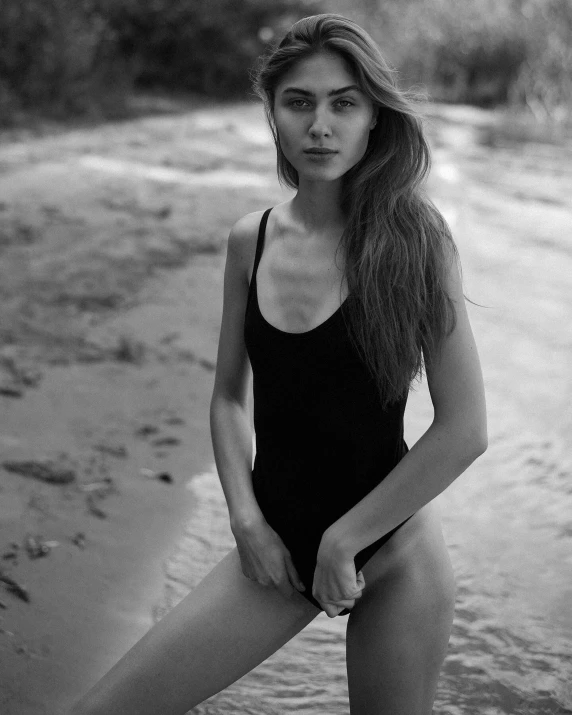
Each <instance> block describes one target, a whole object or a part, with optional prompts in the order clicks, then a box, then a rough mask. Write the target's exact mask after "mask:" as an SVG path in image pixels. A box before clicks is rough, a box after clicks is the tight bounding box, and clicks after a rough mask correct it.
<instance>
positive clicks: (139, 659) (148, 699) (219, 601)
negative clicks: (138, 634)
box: [71, 548, 319, 715]
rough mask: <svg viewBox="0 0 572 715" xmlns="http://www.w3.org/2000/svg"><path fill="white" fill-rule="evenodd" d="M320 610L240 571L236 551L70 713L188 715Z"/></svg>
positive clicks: (270, 652) (236, 678)
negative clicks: (288, 597) (264, 584)
mask: <svg viewBox="0 0 572 715" xmlns="http://www.w3.org/2000/svg"><path fill="white" fill-rule="evenodd" d="M318 613H319V610H318V609H317V608H316V607H315V606H314V605H313V604H311V603H310V602H309V601H307V600H306V599H305V598H304V597H303V596H301V595H300V594H299V593H297V592H296V593H295V594H294V596H293V598H292V599H291V600H289V599H286V598H284V597H283V596H282V595H281V594H280V593H279V592H278V591H277V590H276V589H275V588H273V587H265V586H261V585H260V584H258V583H255V582H253V581H250V580H249V579H247V578H246V577H245V576H244V574H243V573H242V570H241V567H240V559H239V556H238V552H237V550H236V548H234V549H233V550H232V551H230V552H229V553H228V554H227V555H226V556H225V557H224V558H223V559H222V560H221V561H220V562H219V563H218V564H217V565H216V566H215V567H214V568H213V570H212V571H211V572H210V573H209V574H208V575H207V576H206V577H205V578H204V579H203V580H202V581H201V582H200V583H199V584H198V586H197V587H196V588H195V589H194V590H193V591H191V593H189V595H188V596H186V597H185V598H184V599H183V600H182V601H181V602H180V603H179V604H178V605H177V606H175V608H173V610H172V611H170V612H169V613H168V614H167V615H166V616H165V617H164V618H163V619H162V620H161V621H159V623H157V624H156V625H155V626H153V628H151V630H150V631H149V632H148V633H147V634H146V635H145V636H143V638H141V640H140V641H138V642H137V643H136V644H135V645H134V646H133V648H131V650H129V651H128V652H127V654H126V655H125V656H123V658H121V660H120V661H119V662H118V663H117V664H116V665H115V666H113V668H112V669H111V670H110V671H109V672H108V673H107V674H106V675H105V676H104V677H103V678H102V679H101V680H100V681H99V682H98V683H96V685H95V686H94V687H93V688H92V689H91V690H90V691H89V693H88V694H87V695H86V696H85V697H83V698H82V699H81V701H80V702H78V703H77V704H76V705H75V707H74V708H73V709H72V711H71V715H96V714H97V715H103V714H105V715H157V714H158V713H161V715H183V714H184V713H186V712H187V711H188V710H190V709H191V708H193V707H195V705H198V704H199V703H201V702H202V701H203V700H206V699H207V698H209V697H211V696H212V695H215V694H216V693H218V692H220V691H221V690H223V689H224V688H226V687H227V686H228V685H230V684H231V683H233V682H234V681H235V680H238V679H239V678H241V677H242V676H243V675H245V674H246V673H248V672H249V671H250V670H252V669H253V668H254V667H255V666H257V665H258V664H259V663H261V662H262V661H264V660H266V658H268V657H269V656H270V655H272V653H274V652H275V651H276V650H278V649H279V648H280V647H281V646H283V645H284V644H285V643H286V642H287V641H289V640H290V639H291V638H292V637H293V636H295V635H296V633H298V632H299V631H300V630H302V629H303V628H304V627H305V626H306V625H307V624H308V623H310V621H312V620H313V619H314V618H315V617H316V616H317V615H318Z"/></svg>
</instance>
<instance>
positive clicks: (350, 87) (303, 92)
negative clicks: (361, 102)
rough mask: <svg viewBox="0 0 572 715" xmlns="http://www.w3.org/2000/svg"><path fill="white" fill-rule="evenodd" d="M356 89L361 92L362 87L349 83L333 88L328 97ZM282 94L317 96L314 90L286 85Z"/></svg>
mask: <svg viewBox="0 0 572 715" xmlns="http://www.w3.org/2000/svg"><path fill="white" fill-rule="evenodd" d="M352 90H355V91H356V92H361V89H360V88H359V87H358V86H357V84H349V85H348V86H347V87H342V88H341V89H332V90H331V92H328V97H336V96H337V95H338V94H344V93H345V92H351V91H352ZM282 94H301V95H302V96H304V97H315V96H316V95H315V94H314V93H313V92H309V91H308V90H307V89H301V88H300V87H286V89H285V90H284V91H283V92H282Z"/></svg>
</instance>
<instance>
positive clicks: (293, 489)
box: [244, 209, 408, 615]
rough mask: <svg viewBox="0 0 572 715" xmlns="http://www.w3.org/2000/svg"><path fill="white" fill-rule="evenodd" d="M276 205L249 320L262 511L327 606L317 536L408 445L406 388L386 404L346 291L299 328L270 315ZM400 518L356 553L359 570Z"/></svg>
mask: <svg viewBox="0 0 572 715" xmlns="http://www.w3.org/2000/svg"><path fill="white" fill-rule="evenodd" d="M270 211H271V209H267V210H266V211H265V212H264V215H263V217H262V220H261V222H260V229H259V233H258V242H257V245H256V254H255V259H254V267H253V272H252V278H251V281H250V286H249V291H248V300H247V306H246V312H245V320H244V339H245V343H246V349H247V352H248V356H249V358H250V363H251V366H252V373H253V390H254V430H255V433H256V456H255V459H254V466H253V470H252V483H253V488H254V494H255V497H256V500H257V502H258V504H259V506H260V509H261V510H262V513H263V515H264V518H265V519H266V521H267V522H268V524H269V525H270V526H271V527H272V528H273V529H274V530H275V531H276V532H277V533H278V535H279V536H280V538H281V539H282V541H283V542H284V544H285V546H286V547H287V548H288V550H289V551H290V554H291V556H292V560H293V562H294V565H295V567H296V569H297V571H298V574H299V575H300V578H301V579H302V582H303V583H304V585H305V587H306V590H305V591H303V592H301V593H302V595H303V596H305V597H306V598H307V599H308V600H309V601H310V602H311V603H313V604H314V605H315V606H317V607H318V608H320V609H321V610H323V609H322V607H321V605H320V604H319V602H318V601H316V599H315V598H314V597H313V596H312V584H313V580H314V569H315V567H316V557H317V553H318V547H319V545H320V540H321V538H322V535H323V533H324V531H325V530H326V529H327V528H328V527H329V526H330V525H331V524H333V523H334V522H335V521H337V520H338V519H339V518H340V517H341V516H342V515H343V514H345V513H346V512H347V511H349V510H350V509H351V508H352V507H353V506H354V505H355V504H357V503H358V502H359V501H361V499H363V497H365V496H366V494H368V492H370V491H371V490H372V489H373V488H374V487H375V486H376V485H377V484H379V482H380V481H381V480H382V479H383V478H384V477H385V476H386V475H387V474H388V473H389V472H390V471H391V470H392V469H393V468H394V467H395V465H396V464H397V463H398V462H399V460H400V459H401V458H402V457H403V456H404V455H405V454H406V453H407V451H408V448H407V445H406V443H405V441H404V439H403V414H404V411H405V404H406V402H407V395H405V397H404V398H403V399H402V400H401V401H398V402H395V403H393V404H392V405H390V406H389V407H388V408H386V409H383V408H382V406H381V402H380V400H379V396H378V392H377V389H376V386H375V382H374V380H373V378H372V377H371V375H370V373H369V371H368V369H367V367H366V365H365V363H364V362H363V360H362V359H361V357H360V355H359V354H358V352H357V350H356V348H355V346H354V345H353V344H352V342H351V340H350V336H349V334H348V329H347V327H346V324H345V322H344V317H343V315H342V313H343V311H344V310H345V309H346V301H344V303H342V304H341V306H340V307H339V308H338V310H336V312H335V313H333V314H332V315H331V316H330V317H329V318H328V319H327V320H325V321H324V322H323V323H320V325H318V326H316V327H315V328H313V329H312V330H307V331H305V332H303V333H290V332H285V331H283V330H280V329H279V328H276V327H275V326H273V325H271V324H270V323H269V322H268V321H267V320H266V319H265V318H264V316H263V315H262V313H261V312H260V308H259V305H258V294H257V288H256V273H257V270H258V264H259V262H260V257H261V255H262V251H263V248H264V236H265V232H266V223H267V221H268V214H269V213H270ZM404 523H405V522H402V524H404ZM402 524H400V525H399V526H397V527H396V528H395V529H393V530H392V531H390V532H388V533H387V534H385V535H384V536H383V537H382V538H381V539H378V540H377V541H375V542H374V543H372V544H370V545H369V546H367V547H366V548H365V549H363V550H362V551H360V552H359V553H358V554H357V555H356V556H355V560H354V563H355V566H356V571H359V570H360V569H361V568H363V566H364V565H365V564H366V563H367V561H368V560H369V559H370V558H371V557H372V556H373V554H374V553H375V552H376V551H377V550H378V549H379V548H380V546H382V545H383V544H384V543H385V542H386V541H387V540H388V539H389V538H390V537H391V536H392V534H393V533H394V532H395V531H396V530H397V529H399V528H400V526H402ZM366 587H367V584H366ZM347 613H349V610H348V609H344V610H343V611H342V612H341V613H340V615H345V614H347Z"/></svg>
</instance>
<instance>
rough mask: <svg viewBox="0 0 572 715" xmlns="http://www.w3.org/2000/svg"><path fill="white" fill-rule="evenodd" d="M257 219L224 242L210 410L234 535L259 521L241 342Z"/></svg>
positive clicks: (243, 224)
mask: <svg viewBox="0 0 572 715" xmlns="http://www.w3.org/2000/svg"><path fill="white" fill-rule="evenodd" d="M256 217H257V214H248V215H247V216H244V217H243V218H241V219H240V220H239V221H237V222H236V223H235V224H234V226H233V227H232V229H231V231H230V235H229V237H228V244H227V254H226V266H225V271H224V292H223V311H222V322H221V328H220V337H219V343H218V355H217V362H216V373H215V382H214V389H213V394H212V399H211V405H210V427H211V438H212V442H213V449H214V456H215V462H216V466H217V470H218V473H219V477H220V480H221V483H222V488H223V491H224V495H225V498H226V502H227V505H228V510H229V515H230V523H231V527H232V528H233V531H234V529H235V527H236V528H241V527H243V526H248V525H249V524H250V523H256V522H257V521H260V520H261V518H262V513H261V511H260V508H259V506H258V504H257V502H256V499H255V497H254V491H253V488H252V430H251V427H250V415H249V411H248V401H247V400H248V391H249V386H250V363H249V360H248V355H247V352H246V346H245V344H244V338H243V326H244V313H245V310H246V299H247V296H248V273H247V267H248V265H249V263H250V262H251V260H253V258H254V256H253V250H254V248H255V246H254V245H253V241H252V237H253V229H254V227H255V225H256ZM253 219H254V220H253Z"/></svg>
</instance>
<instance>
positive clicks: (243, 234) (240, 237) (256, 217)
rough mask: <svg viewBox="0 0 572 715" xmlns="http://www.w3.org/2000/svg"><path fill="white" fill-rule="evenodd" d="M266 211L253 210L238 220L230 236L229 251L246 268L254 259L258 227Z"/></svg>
mask: <svg viewBox="0 0 572 715" xmlns="http://www.w3.org/2000/svg"><path fill="white" fill-rule="evenodd" d="M263 214H264V211H253V212H252V213H249V214H246V215H245V216H242V217H241V218H239V219H238V221H236V223H235V224H234V225H233V226H232V228H231V229H230V233H229V236H228V253H229V254H230V255H232V257H233V259H234V260H235V261H237V262H238V263H239V264H240V265H241V266H242V267H243V268H244V269H245V270H246V269H247V267H248V266H249V265H251V264H252V262H253V260H254V254H255V252H256V240H257V238H258V228H259V226H260V221H261V219H262V216H263Z"/></svg>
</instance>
